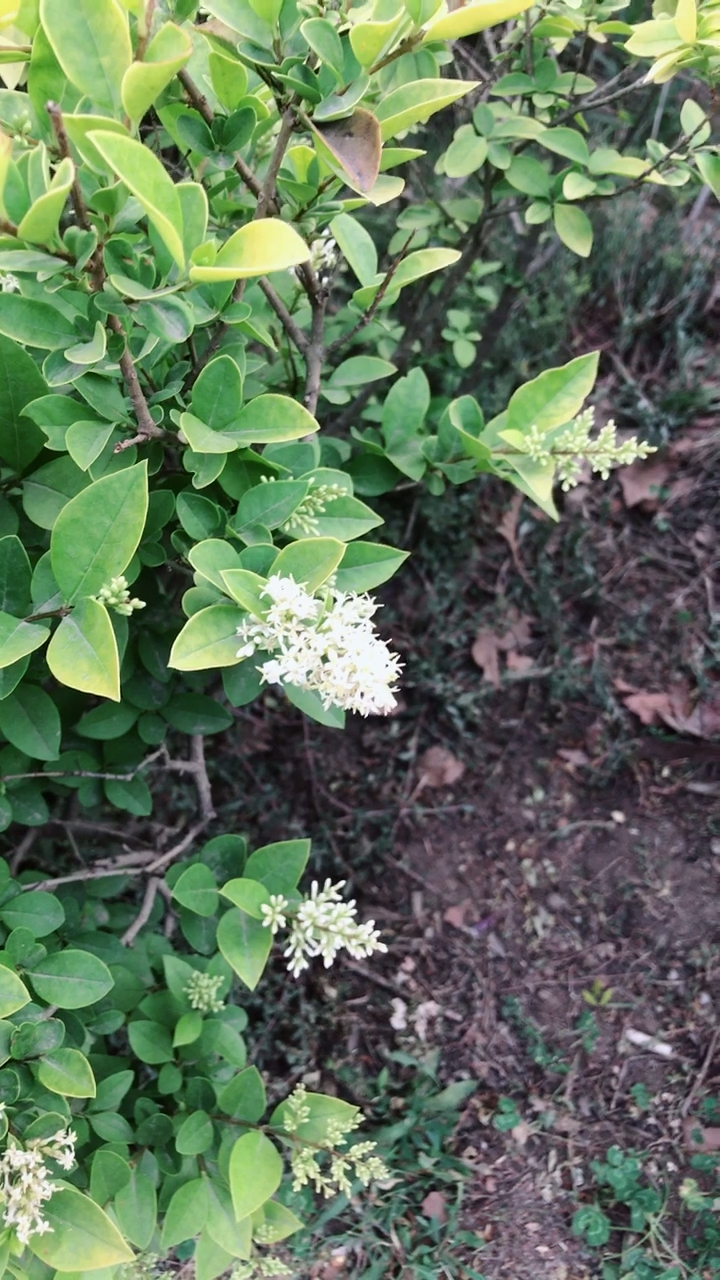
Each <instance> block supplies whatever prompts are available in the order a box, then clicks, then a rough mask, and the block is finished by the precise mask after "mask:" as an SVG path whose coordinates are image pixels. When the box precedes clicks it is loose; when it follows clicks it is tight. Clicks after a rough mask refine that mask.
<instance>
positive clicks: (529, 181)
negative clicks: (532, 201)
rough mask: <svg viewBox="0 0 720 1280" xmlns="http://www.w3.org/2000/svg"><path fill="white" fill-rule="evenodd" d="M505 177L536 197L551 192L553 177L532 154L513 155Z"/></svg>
mask: <svg viewBox="0 0 720 1280" xmlns="http://www.w3.org/2000/svg"><path fill="white" fill-rule="evenodd" d="M505 177H506V178H507V180H508V182H509V183H510V185H511V186H512V187H515V188H516V190H517V191H522V192H523V194H524V195H526V196H534V197H535V198H536V199H537V198H538V197H539V198H542V197H543V196H547V195H549V194H550V187H551V185H552V179H551V177H550V174H549V172H548V170H547V169H546V168H545V166H544V165H542V164H541V163H540V161H539V160H534V159H533V158H532V156H513V159H512V163H511V165H510V168H509V169H508V170H507V171H506V173H505Z"/></svg>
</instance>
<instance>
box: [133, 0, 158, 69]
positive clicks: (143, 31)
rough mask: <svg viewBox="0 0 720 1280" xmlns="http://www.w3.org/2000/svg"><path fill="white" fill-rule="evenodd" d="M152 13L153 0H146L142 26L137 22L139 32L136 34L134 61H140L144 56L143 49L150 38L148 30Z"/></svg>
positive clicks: (153, 10)
mask: <svg viewBox="0 0 720 1280" xmlns="http://www.w3.org/2000/svg"><path fill="white" fill-rule="evenodd" d="M154 13H155V0H147V4H146V6H145V15H144V20H143V24H142V26H141V24H140V23H139V22H138V27H139V28H140V32H139V35H138V39H137V44H136V46H135V61H136V62H142V60H143V58H144V57H145V50H146V49H147V46H148V40H149V39H150V30H151V28H152V20H153V15H154Z"/></svg>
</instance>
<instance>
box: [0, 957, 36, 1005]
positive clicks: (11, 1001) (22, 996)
mask: <svg viewBox="0 0 720 1280" xmlns="http://www.w3.org/2000/svg"><path fill="white" fill-rule="evenodd" d="M29 1003H30V992H29V991H28V989H27V987H26V986H25V983H24V982H22V981H21V979H20V978H18V976H17V974H16V973H15V972H14V971H13V970H12V969H6V968H5V966H4V965H2V966H1V967H0V1018H9V1017H10V1016H11V1014H13V1013H17V1011H18V1009H23V1008H24V1007H25V1005H26V1004H29Z"/></svg>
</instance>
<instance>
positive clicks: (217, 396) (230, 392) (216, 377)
mask: <svg viewBox="0 0 720 1280" xmlns="http://www.w3.org/2000/svg"><path fill="white" fill-rule="evenodd" d="M242 400H243V380H242V374H241V373H240V370H239V368H238V366H237V364H236V362H235V361H234V360H233V359H232V357H231V356H226V355H222V356H216V357H215V359H214V360H210V361H209V363H208V364H206V365H205V368H204V369H203V370H202V372H201V374H200V376H199V378H198V379H197V381H196V382H195V384H194V386H193V389H192V397H191V401H190V404H191V406H192V411H193V413H194V414H195V415H196V417H198V418H199V419H200V420H201V421H202V422H203V423H205V424H206V425H207V426H208V427H210V429H211V430H212V431H224V430H225V429H226V427H231V426H232V424H233V423H234V421H235V418H236V417H237V413H238V410H239V408H240V406H241V405H242Z"/></svg>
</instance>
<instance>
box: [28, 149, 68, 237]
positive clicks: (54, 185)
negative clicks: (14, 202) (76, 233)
mask: <svg viewBox="0 0 720 1280" xmlns="http://www.w3.org/2000/svg"><path fill="white" fill-rule="evenodd" d="M74 178H75V165H74V164H73V162H72V160H71V159H70V158H69V156H68V157H66V158H65V159H64V160H61V161H60V164H59V165H58V167H57V169H56V170H55V173H54V174H53V177H52V179H51V180H50V184H49V186H48V189H47V191H45V192H44V193H43V195H41V196H38V198H37V200H34V201H33V203H32V204H31V206H30V208H29V209H28V211H27V213H26V214H25V216H24V217H23V218H21V220H20V224H19V226H18V229H17V233H18V236H19V238H20V239H21V240H27V241H28V242H29V243H30V244H48V243H49V242H50V241H51V240H54V238H55V236H56V234H57V230H58V223H59V221H60V217H61V214H62V211H63V209H64V208H65V202H66V200H67V198H68V195H69V193H70V188H71V187H72V184H73V181H74Z"/></svg>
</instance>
